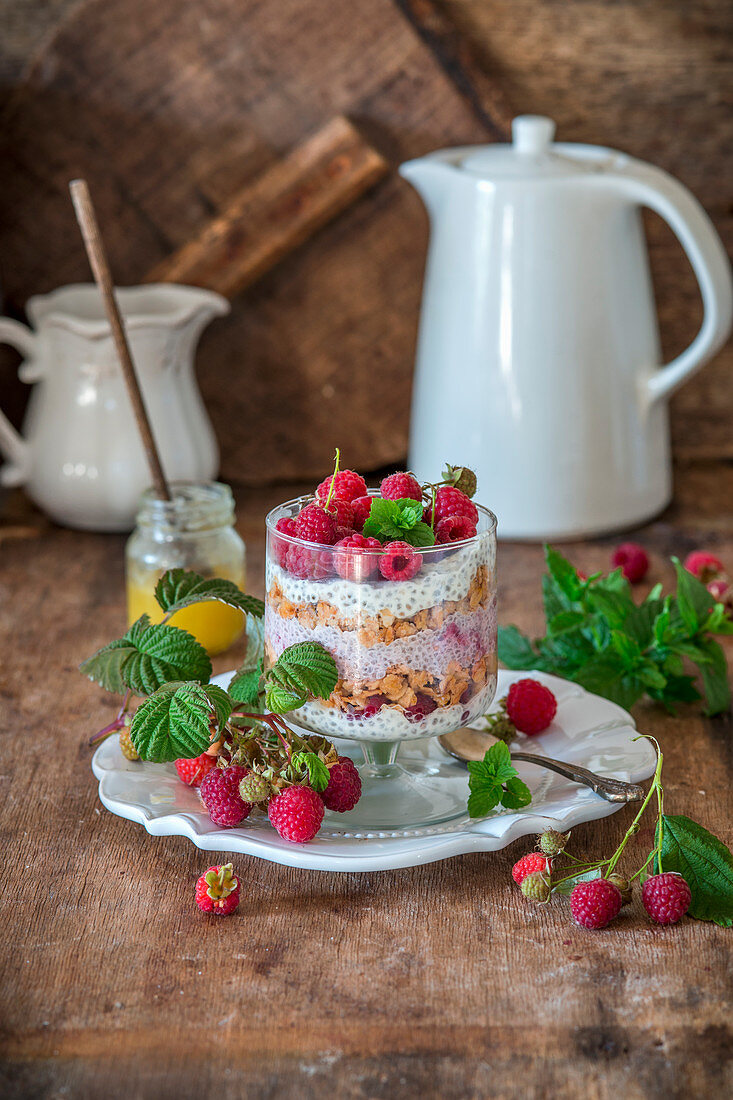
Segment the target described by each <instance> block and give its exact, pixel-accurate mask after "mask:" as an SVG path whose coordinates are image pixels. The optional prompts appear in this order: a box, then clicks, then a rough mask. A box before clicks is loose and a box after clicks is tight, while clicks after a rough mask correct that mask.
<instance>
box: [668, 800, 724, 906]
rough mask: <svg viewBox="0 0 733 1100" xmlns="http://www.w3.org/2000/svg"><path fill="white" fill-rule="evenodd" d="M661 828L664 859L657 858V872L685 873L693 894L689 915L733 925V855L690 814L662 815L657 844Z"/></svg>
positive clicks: (683, 875) (683, 874) (684, 876)
mask: <svg viewBox="0 0 733 1100" xmlns="http://www.w3.org/2000/svg"><path fill="white" fill-rule="evenodd" d="M660 830H661V860H660V859H659V858H658V857H657V858H656V859H655V861H654V874H659V873H660V872H661V871H662V870H664V871H677V872H678V873H679V874H680V875H682V877H683V878H684V879H685V881H686V882H687V885H688V886H689V887H690V891H691V893H692V903H691V905H690V909H689V912H690V916H692V917H697V919H698V920H710V921H713V922H714V923H715V924H719V925H721V926H722V927H723V928H730V927H731V926H733V854H731V852H730V851H729V850H728V848H726V846H725V844H723V842H722V840H718V838H717V837H716V836H713V834H712V833H710V832H708V830H707V829H704V828H703V826H702V825H698V824H697V822H696V821H691V820H690V818H689V817H683V816H673V817H668V816H667V815H666V814H663V815H662V817H661V818H660V820H659V821H658V823H657V833H656V843H657V844H658V845H659V843H660ZM660 864H661V866H660Z"/></svg>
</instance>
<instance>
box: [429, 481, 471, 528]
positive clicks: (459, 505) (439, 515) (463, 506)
mask: <svg viewBox="0 0 733 1100" xmlns="http://www.w3.org/2000/svg"><path fill="white" fill-rule="evenodd" d="M446 516H465V517H466V519H467V520H470V522H471V523H472V524H473V525H474V527H476V526H477V525H478V508H477V507H476V505H475V504H474V503H473V501H472V500H471V499H470V497H467V496H466V494H465V493H462V492H461V490H460V489H454V488H453V486H452V485H443V486H441V488H440V489H438V491H437V493H436V494H435V522H436V524H437V523H438V522H439V520H441V519H445V517H446ZM428 522H429V521H428Z"/></svg>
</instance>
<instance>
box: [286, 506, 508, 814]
mask: <svg viewBox="0 0 733 1100" xmlns="http://www.w3.org/2000/svg"><path fill="white" fill-rule="evenodd" d="M308 500H309V498H300V499H298V500H294V501H288V502H286V503H285V504H283V505H280V506H279V507H278V508H275V509H274V510H273V511H272V512H271V513H270V514H269V515H268V517H267V529H268V539H267V564H266V611H265V647H266V655H267V659H268V660H269V661H275V660H277V658H278V656H279V655H280V654H281V653H282V651H283V650H284V649H286V648H287V647H288V646H289V645H293V644H294V643H296V642H300V641H306V640H309V641H317V642H320V643H321V644H322V645H323V646H325V648H326V649H327V650H328V651H329V652H330V653H331V654H332V655H333V657H334V659H335V661H336V665H337V668H338V674H339V679H338V683H337V685H336V688H335V690H334V692H333V693H332V695H331V697H330V698H329V699H328V700H314V701H312V702H309V703H307V704H306V705H305V706H304V707H302V708H301V709H300V710H298V711H297V712H296V713H295V714H294V715H293V719H294V722H295V723H296V724H298V725H301V726H303V727H305V728H306V729H309V730H312V731H313V732H315V733H319V734H321V735H323V736H325V737H328V738H329V739H331V740H333V741H335V742H336V743H337V747H338V748H339V751H340V752H342V753H344V754H347V755H348V754H349V748H348V746H347V745H344V744H343V741H346V742H358V743H359V744H360V746H361V748H362V750H363V755H364V760H365V763H364V764H363V765H362V767H361V768H360V772H361V775H362V783H363V793H362V798H361V800H360V802H359V804H358V805H357V807H356V809H355V810H352V811H351V812H350V813H349V814H348V815H344V816H343V817H341V815H337V814H334V815H331V823H332V824H333V825H334V826H336V827H339V826H340V827H342V828H343V829H348V831H349V832H353V831H354V829H355V828H356V829H358V830H362V829H366V830H369V829H374V830H387V831H389V830H395V829H401V830H402V829H405V828H406V827H409V826H414V827H419V826H426V825H427V826H429V825H437V824H440V823H441V822H445V821H449V820H452V819H454V818H455V817H457V816H460V815H462V814H465V812H466V800H467V796H468V785H467V779H466V775H465V772H462V771H461V770H460V769H458V768H457V767H456V766H455V765H453V764H452V763H450V762H446V764H445V765H443V764H438V765H434V764H431V765H429V766H428V765H427V763H426V756H425V753H424V751H423V749H422V748H421V741H422V742H423V745H424V739H425V738H429V737H434V736H436V735H438V734H441V733H447V732H451V731H453V730H455V729H458V728H459V727H461V726H465V725H466V724H468V723H470V722H471V721H473V720H475V719H476V718H478V717H479V716H481V715H483V714H484V713H485V712H486V711H487V710H488V708H489V705H490V704H491V701H492V699H493V696H494V692H495V690H496V668H497V661H496V586H495V555H496V519H495V517H494V516H493V515H492V513H491V512H489V511H487V510H486V509H484V508H481V507H478V506H477V507H478V516H479V519H478V524H477V528H476V535H475V536H474V537H472V538H469V539H466V540H464V541H461V542H453V543H448V544H444V545H436V546H429V547H420V548H414V549H413V548H409V547H408V548H407V550H406V551H405V552H404V555H403V556H402V557H400V556H399V555H398V553H397V552H396V551H394V550H390V548H389V546H385V547H382V548H379V547H377V548H376V549H373V548H370V549H363V550H358V549H355V548H349V549H345V548H339V546H325V545H320V544H316V543H312V542H306V541H304V540H302V539H300V538H298V537H296V536H294V535H288V534H283V533H282V532H281V531H278V530H277V528H276V524H277V523H278V521H279V520H282V519H284V518H286V519H287V518H291V517H293V516H295V515H297V514H298V512H299V510H300V509H301V508H302V507H303V505H304V504H306V503H308ZM389 555H391V557H390V556H389ZM341 739H343V741H342V743H341V744H339V741H341ZM405 746H409V747H407V748H406V747H405ZM400 749H402V754H401V757H400V760H399V762H398V761H397V754H398V752H399V751H400Z"/></svg>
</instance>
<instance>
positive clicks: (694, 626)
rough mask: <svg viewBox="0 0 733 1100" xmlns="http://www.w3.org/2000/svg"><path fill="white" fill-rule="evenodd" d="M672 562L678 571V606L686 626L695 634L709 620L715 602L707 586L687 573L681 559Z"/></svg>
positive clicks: (673, 559) (674, 559)
mask: <svg viewBox="0 0 733 1100" xmlns="http://www.w3.org/2000/svg"><path fill="white" fill-rule="evenodd" d="M672 561H673V562H674V567H675V569H676V570H677V606H678V607H679V611H680V615H681V616H682V621H683V622H684V624H685V626H686V627H687V629H688V630H689V631H690V633H691V634H694V633H696V631H698V630H699V629H700V628H701V627H702V626H703V624H704V623H705V621H706V620H707V619H708V618H709V616H710V613H711V611H712V610H713V607H714V606H715V600H714V598H713V597H712V596H711V594H710V593H709V592H708V590H707V588H706V587H705V585H704V584H701V582H700V581H699V580H698V579H697V577H693V575H692V573H688V572H687V570H686V569H685V567H684V566H683V565H682V563H681V562H680V560H679V558H672Z"/></svg>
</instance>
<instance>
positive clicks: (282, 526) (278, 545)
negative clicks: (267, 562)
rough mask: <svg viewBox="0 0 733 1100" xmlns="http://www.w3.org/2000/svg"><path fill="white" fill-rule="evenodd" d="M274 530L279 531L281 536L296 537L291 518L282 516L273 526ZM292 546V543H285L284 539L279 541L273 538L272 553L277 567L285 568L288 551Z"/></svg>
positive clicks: (293, 521)
mask: <svg viewBox="0 0 733 1100" xmlns="http://www.w3.org/2000/svg"><path fill="white" fill-rule="evenodd" d="M275 530H276V531H279V532H280V533H281V534H282V535H292V537H293V538H295V536H296V531H295V520H294V519H293V518H292V517H291V516H283V517H282V519H279V520H278V521H277V523H276V524H275ZM291 546H292V543H290V542H287V541H286V540H285V539H279V538H277V537H273V540H272V552H273V554H274V555H275V561H276V562H277V564H278V565H280V566H282V567H283V568H284V567H285V559H286V558H287V554H288V550H289V549H290V547H291Z"/></svg>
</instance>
